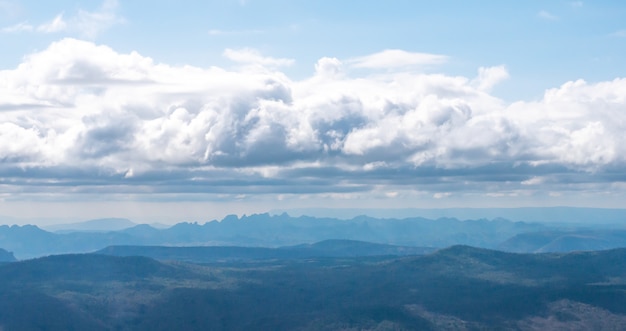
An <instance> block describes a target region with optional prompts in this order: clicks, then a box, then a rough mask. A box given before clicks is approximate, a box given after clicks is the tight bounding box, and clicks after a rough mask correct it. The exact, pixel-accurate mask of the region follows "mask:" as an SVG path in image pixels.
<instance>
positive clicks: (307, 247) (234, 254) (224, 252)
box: [96, 240, 434, 263]
mask: <svg viewBox="0 0 626 331" xmlns="http://www.w3.org/2000/svg"><path fill="white" fill-rule="evenodd" d="M433 250H434V249H433V248H426V247H408V246H393V245H384V244H374V243H368V242H362V241H355V240H325V241H322V242H318V243H314V244H304V245H297V246H286V247H280V248H265V247H238V246H196V247H166V246H109V247H107V248H105V249H102V250H99V251H97V252H96V254H106V255H114V256H146V257H150V258H153V259H156V260H164V261H170V260H176V261H185V262H192V263H214V262H224V261H251V260H271V259H303V258H316V257H359V256H385V255H388V256H391V255H393V256H404V255H417V254H425V253H429V252H432V251H433Z"/></svg>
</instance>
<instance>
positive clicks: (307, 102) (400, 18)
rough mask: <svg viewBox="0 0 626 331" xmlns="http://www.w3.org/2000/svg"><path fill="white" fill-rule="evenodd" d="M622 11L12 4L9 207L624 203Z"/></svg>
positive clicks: (23, 211) (414, 4) (7, 0)
mask: <svg viewBox="0 0 626 331" xmlns="http://www.w3.org/2000/svg"><path fill="white" fill-rule="evenodd" d="M624 22H626V5H624V4H623V3H622V2H620V1H594V2H591V1H481V2H474V3H468V2H467V1H438V2H434V1H428V2H426V1H385V2H383V1H359V2H354V1H254V0H238V1H219V2H214V1H187V2H185V3H184V5H183V4H181V2H176V1H152V2H150V5H149V6H147V3H145V2H139V1H110V0H108V1H54V2H52V1H48V2H43V3H42V2H36V1H17V0H13V1H12V0H0V44H1V45H2V49H3V51H2V52H1V53H0V70H1V71H0V110H1V111H0V179H1V182H0V188H2V190H1V191H0V199H1V202H0V215H5V216H7V217H15V218H29V219H33V218H34V219H44V218H46V219H53V218H54V219H63V218H73V219H77V218H78V219H80V218H93V217H101V216H118V217H119V216H121V217H130V218H134V219H144V220H158V221H182V220H188V219H199V220H201V219H209V218H212V217H220V216H221V215H224V214H228V213H238V214H241V213H250V212H258V211H264V210H269V209H274V208H280V209H288V208H290V207H293V208H297V207H316V206H323V207H329V206H331V207H332V206H336V207H341V206H345V207H353V208H360V207H388V208H396V207H397V208H401V207H442V208H444V207H468V206H481V207H508V206H511V207H515V206H544V205H545V206H552V205H570V206H595V207H622V204H623V201H624V198H625V195H624V189H625V188H626V183H625V180H626V177H625V176H624V175H623V174H624V173H625V171H624V170H626V168H625V165H626V158H625V156H624V155H626V153H625V152H626V150H625V148H626V147H624V145H625V144H624V138H623V132H624V129H626V79H625V78H624V77H626V57H624V56H623V54H626V24H625V23H624ZM42 222H43V221H42Z"/></svg>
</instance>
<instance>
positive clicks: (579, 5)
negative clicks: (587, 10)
mask: <svg viewBox="0 0 626 331" xmlns="http://www.w3.org/2000/svg"><path fill="white" fill-rule="evenodd" d="M569 4H570V5H571V6H572V7H575V8H580V7H582V6H583V2H582V1H572V2H570V3H569Z"/></svg>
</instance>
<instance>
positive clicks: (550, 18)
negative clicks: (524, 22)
mask: <svg viewBox="0 0 626 331" xmlns="http://www.w3.org/2000/svg"><path fill="white" fill-rule="evenodd" d="M537 17H539V18H541V19H544V20H547V21H557V20H558V19H559V17H558V16H556V15H554V14H552V13H550V12H548V11H546V10H541V11H539V12H538V13H537Z"/></svg>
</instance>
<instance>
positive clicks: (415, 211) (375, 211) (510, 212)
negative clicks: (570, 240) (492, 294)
mask: <svg viewBox="0 0 626 331" xmlns="http://www.w3.org/2000/svg"><path fill="white" fill-rule="evenodd" d="M285 212H286V213H289V214H290V215H295V216H300V215H308V216H314V217H335V218H342V219H350V218H354V217H356V216H358V215H363V214H367V215H369V216H371V217H377V218H412V217H423V218H429V219H438V218H458V219H461V220H468V219H494V218H506V219H509V220H512V221H516V222H531V223H565V224H581V225H592V226H597V225H612V226H613V227H615V226H619V227H621V228H625V227H626V209H624V208H621V209H618V208H613V209H611V208H585V207H521V208H394V209H384V208H354V209H351V208H301V209H297V208H294V209H284V210H273V211H271V214H274V215H278V214H282V213H285Z"/></svg>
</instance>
